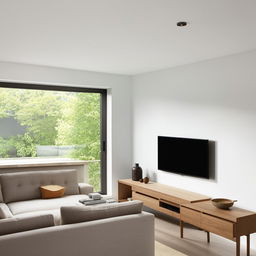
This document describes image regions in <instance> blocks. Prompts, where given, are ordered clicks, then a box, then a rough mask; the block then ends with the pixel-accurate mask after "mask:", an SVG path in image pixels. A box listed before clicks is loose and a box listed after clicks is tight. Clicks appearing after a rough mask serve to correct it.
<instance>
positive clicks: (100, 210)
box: [60, 200, 143, 224]
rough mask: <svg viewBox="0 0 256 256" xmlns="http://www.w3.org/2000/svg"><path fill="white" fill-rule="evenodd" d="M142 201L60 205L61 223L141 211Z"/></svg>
mask: <svg viewBox="0 0 256 256" xmlns="http://www.w3.org/2000/svg"><path fill="white" fill-rule="evenodd" d="M142 206H143V203H142V202H141V201H138V200H134V201H131V202H123V203H111V204H103V205H97V206H96V205H95V206H62V207H61V208H60V211H61V222H62V224H72V223H79V222H84V221H92V220H98V219H106V218H111V217H117V216H124V215H130V214H136V213H141V211H142Z"/></svg>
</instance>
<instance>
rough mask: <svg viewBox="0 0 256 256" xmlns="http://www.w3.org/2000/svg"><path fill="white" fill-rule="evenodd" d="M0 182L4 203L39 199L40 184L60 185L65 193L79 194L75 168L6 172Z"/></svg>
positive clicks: (1, 176)
mask: <svg viewBox="0 0 256 256" xmlns="http://www.w3.org/2000/svg"><path fill="white" fill-rule="evenodd" d="M0 182H1V186H2V193H3V199H4V202H5V203H10V202H16V201H23V200H32V199H39V198H40V196H41V195H40V189H39V187H40V186H41V185H60V186H63V187H65V195H74V194H79V189H78V183H77V171H76V170H60V171H36V172H20V173H6V174H2V175H0Z"/></svg>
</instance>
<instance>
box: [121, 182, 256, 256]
mask: <svg viewBox="0 0 256 256" xmlns="http://www.w3.org/2000/svg"><path fill="white" fill-rule="evenodd" d="M127 198H132V199H134V200H135V199H136V200H141V201H143V202H144V205H145V206H147V207H149V208H152V209H154V210H157V211H160V212H163V213H165V214H167V215H170V216H173V217H175V218H178V219H179V220H180V236H181V238H183V223H184V222H187V223H190V224H192V225H194V226H196V227H198V228H199V229H202V230H205V231H206V232H207V241H208V242H210V233H209V232H212V233H215V234H217V235H220V236H222V237H224V238H228V239H230V240H232V241H235V242H236V256H240V237H241V236H244V235H245V236H247V256H249V255H250V234H252V233H255V232H256V212H252V211H247V210H244V209H240V208H237V207H233V208H232V209H230V210H221V209H217V208H216V207H214V206H213V205H212V203H211V202H210V198H209V197H207V196H204V195H201V194H197V193H193V192H190V191H187V190H183V189H179V188H175V187H170V186H167V185H163V184H160V183H154V182H150V183H148V184H144V183H140V182H139V181H133V180H131V179H125V180H119V181H118V200H119V201H126V200H127ZM223 255H224V254H223Z"/></svg>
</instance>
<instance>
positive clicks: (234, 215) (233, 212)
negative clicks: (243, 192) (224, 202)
mask: <svg viewBox="0 0 256 256" xmlns="http://www.w3.org/2000/svg"><path fill="white" fill-rule="evenodd" d="M180 219H181V222H180V224H181V225H180V228H181V232H180V234H181V238H183V222H187V223H190V224H192V225H194V226H196V227H198V228H201V229H203V230H205V231H208V232H212V233H215V234H217V235H220V236H222V237H225V238H227V239H230V240H232V241H234V242H236V255H237V256H240V237H241V236H247V256H249V255H250V234H252V233H255V232H256V213H255V212H252V211H247V210H244V209H241V208H237V207H233V208H231V209H230V210H221V209H218V208H216V207H215V206H213V205H212V203H211V201H204V202H197V203H194V204H183V205H181V208H180ZM209 240H210V238H209V233H208V242H209ZM223 255H224V254H223Z"/></svg>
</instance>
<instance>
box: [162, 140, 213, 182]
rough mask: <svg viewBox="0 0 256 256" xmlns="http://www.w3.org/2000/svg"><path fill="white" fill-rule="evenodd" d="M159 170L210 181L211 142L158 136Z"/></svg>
mask: <svg viewBox="0 0 256 256" xmlns="http://www.w3.org/2000/svg"><path fill="white" fill-rule="evenodd" d="M158 170H162V171H167V172H174V173H178V174H182V175H189V176H194V177H201V178H208V179H209V141H208V140H203V139H190V138H177V137H164V136H158Z"/></svg>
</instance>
